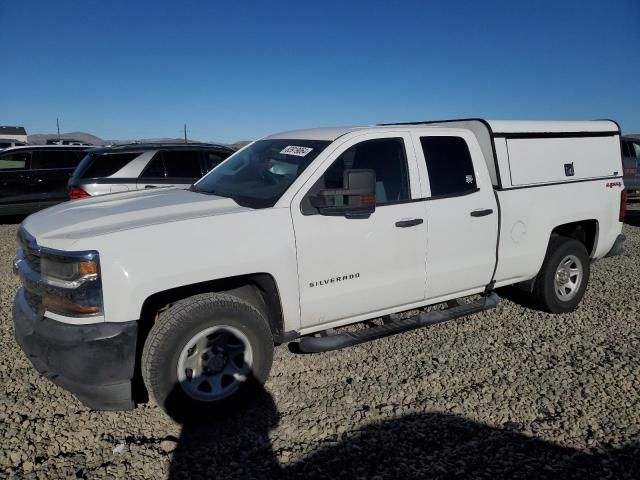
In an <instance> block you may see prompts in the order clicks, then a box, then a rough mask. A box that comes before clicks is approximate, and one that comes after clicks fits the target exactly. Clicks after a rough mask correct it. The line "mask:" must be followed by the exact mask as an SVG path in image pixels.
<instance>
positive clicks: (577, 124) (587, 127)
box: [264, 119, 619, 141]
mask: <svg viewBox="0 0 640 480" xmlns="http://www.w3.org/2000/svg"><path fill="white" fill-rule="evenodd" d="M468 121H474V122H482V123H484V124H485V125H489V126H490V127H491V130H492V131H493V133H494V134H498V133H523V132H526V133H560V132H562V133H565V132H568V133H579V132H619V127H618V125H617V123H616V122H614V121H613V120H589V121H558V120H482V119H460V120H429V121H424V122H406V123H388V124H380V125H369V126H352V127H324V128H309V129H304V130H291V131H287V132H280V133H275V134H273V135H269V136H267V137H264V140H267V139H268V140H278V139H290V140H296V139H297V140H329V141H334V140H336V139H337V138H339V137H341V136H343V135H345V134H347V133H351V132H354V131H356V130H388V129H389V128H390V127H391V128H393V127H408V128H424V127H434V128H442V127H446V126H447V124H448V123H450V122H468ZM451 128H460V126H459V125H457V126H453V125H452V126H451Z"/></svg>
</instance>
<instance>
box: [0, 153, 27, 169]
mask: <svg viewBox="0 0 640 480" xmlns="http://www.w3.org/2000/svg"><path fill="white" fill-rule="evenodd" d="M30 161H31V152H11V153H7V154H5V155H2V156H0V170H26V169H27V168H29V163H30Z"/></svg>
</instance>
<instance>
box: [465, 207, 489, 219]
mask: <svg viewBox="0 0 640 480" xmlns="http://www.w3.org/2000/svg"><path fill="white" fill-rule="evenodd" d="M492 213H493V210H492V209H490V208H480V209H478V210H474V211H473V212H471V213H470V215H471V216H472V217H485V216H487V215H491V214H492Z"/></svg>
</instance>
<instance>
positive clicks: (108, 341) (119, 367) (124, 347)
mask: <svg viewBox="0 0 640 480" xmlns="http://www.w3.org/2000/svg"><path fill="white" fill-rule="evenodd" d="M13 322H14V326H15V335H16V340H17V341H18V344H19V345H20V347H21V348H22V350H23V351H24V352H25V354H26V355H27V357H28V358H29V360H30V361H31V363H32V364H33V366H34V367H35V369H36V370H37V371H38V372H40V373H41V374H42V375H44V376H45V377H47V378H48V379H49V380H51V381H52V382H53V383H55V384H57V385H59V386H61V387H62V388H64V389H65V390H68V391H70V392H71V393H73V394H74V395H75V396H76V397H78V399H79V400H80V401H81V402H82V403H84V404H85V405H86V406H88V407H89V408H92V409H95V410H127V409H131V408H133V407H134V402H133V396H132V378H133V374H134V367H135V358H136V341H137V335H138V322H137V321H132V322H123V323H104V322H103V323H96V324H90V325H71V324H67V323H62V322H58V321H56V320H52V319H50V318H46V317H45V318H42V317H41V316H40V315H38V314H37V313H36V312H34V311H33V310H32V309H31V307H30V306H29V304H28V303H27V301H26V299H25V292H24V289H22V288H21V289H20V290H18V293H17V294H16V298H15V301H14V304H13Z"/></svg>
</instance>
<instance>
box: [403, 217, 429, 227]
mask: <svg viewBox="0 0 640 480" xmlns="http://www.w3.org/2000/svg"><path fill="white" fill-rule="evenodd" d="M423 222H424V220H423V219H421V218H412V219H411V220H400V221H399V222H396V227H398V228H407V227H415V226H416V225H420V224H421V223H423Z"/></svg>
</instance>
